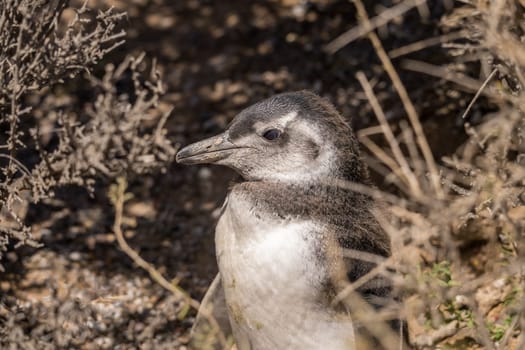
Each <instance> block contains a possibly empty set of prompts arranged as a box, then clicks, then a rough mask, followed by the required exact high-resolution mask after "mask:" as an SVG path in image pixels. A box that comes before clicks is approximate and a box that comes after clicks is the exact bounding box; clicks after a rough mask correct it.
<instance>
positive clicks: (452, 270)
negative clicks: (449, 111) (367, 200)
mask: <svg viewBox="0 0 525 350" xmlns="http://www.w3.org/2000/svg"><path fill="white" fill-rule="evenodd" d="M357 3H358V2H357ZM523 11H524V8H523V4H522V3H521V2H518V1H513V0H499V1H475V2H471V3H468V2H467V3H466V5H464V6H461V7H458V8H456V9H455V10H454V11H453V12H452V13H451V14H449V15H448V16H446V17H444V18H443V19H442V26H443V28H444V30H445V31H457V30H461V31H464V33H466V34H465V35H466V36H465V37H463V38H461V39H460V40H456V41H454V42H450V43H447V44H446V46H447V47H448V48H449V49H450V53H451V55H453V56H454V57H455V59H454V62H452V63H451V64H450V65H449V66H442V67H435V66H430V65H424V64H421V65H419V66H418V67H419V68H418V70H421V71H423V72H426V73H428V74H430V75H436V72H438V73H439V72H441V73H443V74H442V75H441V77H444V78H450V77H455V78H454V79H450V80H452V81H454V82H455V83H457V84H460V86H459V88H460V90H462V89H466V90H467V91H472V90H473V89H472V87H476V89H477V91H473V92H477V93H476V95H475V97H474V99H473V101H472V103H471V104H470V105H469V106H468V108H467V110H466V111H465V114H464V116H463V117H464V118H466V120H468V119H469V118H470V116H471V115H470V113H472V111H474V110H476V112H477V113H478V114H480V112H481V110H479V109H477V108H476V107H475V105H476V102H478V101H479V100H478V98H479V97H480V96H483V95H484V96H485V97H486V99H487V100H488V101H489V102H490V103H492V104H493V105H494V106H496V107H497V111H496V112H492V113H490V114H486V115H482V116H480V117H476V118H473V119H472V122H471V123H469V122H466V121H465V130H466V133H467V135H468V136H469V137H468V140H467V141H466V142H465V144H464V145H463V146H462V147H460V149H458V151H457V152H456V153H455V154H453V155H450V156H448V157H445V158H444V159H442V163H441V165H440V167H439V173H438V174H437V173H436V172H435V171H434V170H433V169H432V167H430V166H429V164H432V159H429V158H428V156H427V155H426V154H425V150H424V148H425V145H424V143H422V142H420V140H419V139H418V126H417V124H416V125H415V124H413V123H411V124H410V126H409V125H408V124H407V123H406V122H404V121H401V122H400V126H401V128H400V129H401V130H402V131H401V133H400V134H399V135H394V134H393V132H392V131H391V129H390V126H389V125H388V124H387V123H386V119H385V118H384V117H382V116H381V114H382V111H381V109H380V107H379V106H378V105H377V101H376V100H375V97H374V96H373V92H372V89H371V88H370V85H369V84H368V82H367V81H366V78H364V76H358V78H360V79H359V80H360V81H361V83H362V85H363V87H364V90H365V92H367V97H368V98H369V101H370V102H371V104H372V105H373V106H374V105H375V107H376V108H374V110H375V112H376V114H377V115H378V119H379V121H380V124H381V132H382V133H383V134H384V136H385V140H386V141H387V143H388V145H389V149H388V150H386V151H385V150H384V149H381V148H380V147H378V146H377V145H376V144H375V143H373V142H372V141H371V139H370V138H369V133H370V132H371V131H370V130H372V128H371V129H370V130H368V131H367V130H365V131H362V132H361V140H362V141H363V143H364V144H365V145H366V146H367V147H368V148H369V150H370V151H371V152H372V153H373V154H374V156H375V157H376V158H377V159H379V160H380V161H381V162H382V163H383V164H384V165H385V166H387V167H388V168H389V171H390V172H391V174H390V175H389V177H388V179H389V181H391V182H392V183H393V184H394V185H396V186H397V187H398V188H399V191H400V192H401V193H402V195H401V196H399V197H393V196H391V195H386V196H385V195H383V198H384V199H385V200H386V201H387V202H388V203H389V211H390V212H391V214H392V220H391V221H387V220H383V226H384V227H385V229H386V230H387V231H388V232H390V234H391V235H392V237H393V238H394V256H393V257H392V258H391V259H389V261H387V262H385V263H384V265H385V267H386V266H392V267H395V268H396V269H397V270H398V271H400V272H401V275H402V276H398V277H397V278H396V279H395V281H396V284H397V286H398V289H399V290H400V293H402V294H403V295H404V299H405V303H404V304H405V305H404V311H403V313H404V316H405V318H406V319H407V321H408V326H409V332H410V338H409V340H410V343H411V345H413V346H414V347H415V348H416V349H434V348H436V347H439V348H469V349H477V348H484V349H523V348H524V347H525V336H524V335H523V333H522V332H523V329H525V315H524V314H523V310H525V295H524V291H525V284H524V278H525V276H524V274H523V266H524V264H525V259H524V253H523V250H524V249H525V237H524V235H525V139H524V137H525V132H524V126H525V125H524V124H525V118H524V112H525V110H524V108H525V95H524V92H523V88H524V87H525V80H524V77H523V71H524V69H525V59H524V58H525V46H524V43H523V39H522V38H523V34H524V33H523V31H524V30H525V20H524V19H523ZM376 49H377V47H376ZM377 50H378V53H379V54H381V48H379V49H377ZM383 63H384V65H385V68H386V70H388V69H389V68H388V65H387V64H385V62H383ZM405 66H406V64H405ZM478 66H479V67H481V69H480V70H479V72H478V73H474V72H476V71H477V70H476V67H478ZM476 74H479V76H477V75H476ZM458 77H459V79H458ZM393 80H394V85H395V77H394V78H393ZM367 89H368V91H367ZM400 95H401V96H402V94H400ZM407 113H408V114H410V111H409V110H407ZM374 130H377V128H375V129H374ZM436 176H438V177H439V178H440V182H439V186H436V184H435V182H434V181H433V179H434V178H435V177H436ZM392 348H396V346H392Z"/></svg>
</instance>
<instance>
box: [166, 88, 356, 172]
mask: <svg viewBox="0 0 525 350" xmlns="http://www.w3.org/2000/svg"><path fill="white" fill-rule="evenodd" d="M176 160H177V162H178V163H182V164H202V163H208V164H219V165H224V166H228V167H230V168H232V169H234V170H236V171H237V172H238V173H239V174H241V175H242V177H243V178H244V179H245V180H258V181H267V180H282V181H292V182H299V181H301V180H315V179H316V178H330V177H336V178H341V179H346V180H350V181H355V182H359V181H362V180H364V179H365V178H366V170H365V168H364V166H363V164H362V162H361V160H360V158H359V150H358V144H357V141H356V138H355V136H354V133H353V131H352V129H351V127H350V126H349V125H348V123H346V121H345V120H344V119H343V118H342V117H341V115H340V114H339V113H338V112H337V110H336V109H335V107H334V106H333V105H332V104H330V103H329V102H328V101H327V100H325V99H323V98H321V97H319V96H317V95H316V94H314V93H311V92H308V91H299V92H290V93H283V94H279V95H275V96H273V97H270V98H268V99H266V100H263V101H261V102H258V103H256V104H254V105H252V106H250V107H248V108H246V109H245V110H243V111H242V112H241V113H239V114H238V115H237V116H236V117H235V118H234V119H233V121H232V122H231V123H230V125H229V127H228V128H227V129H226V131H225V132H223V133H222V134H219V135H216V136H213V137H210V138H208V139H205V140H202V141H199V142H196V143H193V144H191V145H188V146H186V147H184V148H183V149H181V150H180V151H179V152H178V154H177V156H176Z"/></svg>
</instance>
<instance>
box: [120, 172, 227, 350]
mask: <svg viewBox="0 0 525 350" xmlns="http://www.w3.org/2000/svg"><path fill="white" fill-rule="evenodd" d="M126 187H127V183H126V180H125V179H124V178H122V177H120V178H118V179H117V184H116V185H114V187H113V188H114V189H115V191H114V192H113V193H112V198H111V200H112V202H113V205H114V207H115V220H114V222H113V232H114V234H115V237H116V239H117V242H118V245H119V247H120V249H122V251H123V252H124V253H126V255H128V256H129V257H130V258H131V259H132V260H133V262H135V264H137V265H138V266H139V267H140V268H142V269H144V270H145V271H146V272H148V274H149V275H150V277H151V279H153V280H154V281H155V282H157V283H158V284H159V285H161V286H162V287H163V288H164V289H166V290H168V291H170V292H171V293H172V294H173V295H175V296H176V297H177V298H179V299H180V300H183V301H184V302H185V303H186V305H187V306H189V307H192V308H193V309H195V310H196V311H200V312H202V313H203V315H204V317H206V318H207V319H208V321H209V322H210V324H211V326H212V327H213V328H214V329H216V330H218V332H216V334H217V336H218V339H219V342H220V344H221V346H223V347H225V346H226V344H227V342H226V338H225V336H224V334H223V332H222V331H221V329H220V326H219V324H218V323H217V320H216V319H215V318H214V317H213V316H212V315H210V314H209V313H207V312H206V310H203V308H200V303H199V302H198V301H197V300H195V299H193V298H191V297H190V296H189V295H188V294H187V293H186V292H185V291H184V290H182V289H181V288H180V287H179V286H177V285H176V284H174V283H170V282H169V281H168V280H167V279H166V278H164V276H163V275H162V274H161V273H160V272H159V271H158V270H157V269H156V268H155V267H154V266H153V265H152V264H150V263H148V262H147V261H146V260H144V259H143V258H142V257H141V256H140V255H139V254H138V253H137V252H136V251H135V250H134V249H133V248H131V247H130V246H129V244H128V242H127V241H126V239H125V238H124V234H123V233H122V218H123V212H124V203H125V201H126V199H127V198H126V197H127V194H126ZM182 312H183V313H184V314H185V313H186V312H187V311H186V310H184V309H183V311H182Z"/></svg>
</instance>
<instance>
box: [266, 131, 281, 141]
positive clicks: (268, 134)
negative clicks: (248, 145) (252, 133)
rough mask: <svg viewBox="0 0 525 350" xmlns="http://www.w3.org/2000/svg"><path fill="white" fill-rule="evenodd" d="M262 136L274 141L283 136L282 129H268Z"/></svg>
mask: <svg viewBox="0 0 525 350" xmlns="http://www.w3.org/2000/svg"><path fill="white" fill-rule="evenodd" d="M262 136H263V137H264V138H265V139H267V140H269V141H273V140H275V139H278V138H279V137H280V136H281V131H280V130H277V129H268V130H266V131H265V132H264V134H263V135H262Z"/></svg>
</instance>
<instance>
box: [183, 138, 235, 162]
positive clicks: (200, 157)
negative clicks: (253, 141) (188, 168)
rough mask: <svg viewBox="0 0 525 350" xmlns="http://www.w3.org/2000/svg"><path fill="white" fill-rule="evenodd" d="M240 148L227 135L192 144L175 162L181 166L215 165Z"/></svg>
mask: <svg viewBox="0 0 525 350" xmlns="http://www.w3.org/2000/svg"><path fill="white" fill-rule="evenodd" d="M239 148H243V147H238V146H236V145H235V144H233V143H232V142H230V141H229V140H228V137H227V135H226V134H225V133H223V134H220V135H217V136H213V137H210V138H208V139H205V140H202V141H199V142H195V143H192V144H191V145H188V146H186V147H184V148H183V149H181V150H180V151H179V152H178V153H177V156H176V157H175V160H176V161H177V163H180V164H206V163H207V164H213V163H217V162H219V161H221V160H223V159H226V158H228V157H229V156H230V155H231V154H232V153H233V152H234V150H236V149H239Z"/></svg>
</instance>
